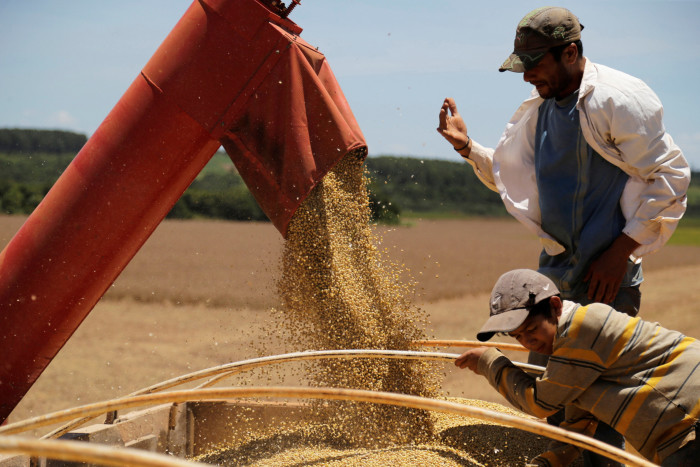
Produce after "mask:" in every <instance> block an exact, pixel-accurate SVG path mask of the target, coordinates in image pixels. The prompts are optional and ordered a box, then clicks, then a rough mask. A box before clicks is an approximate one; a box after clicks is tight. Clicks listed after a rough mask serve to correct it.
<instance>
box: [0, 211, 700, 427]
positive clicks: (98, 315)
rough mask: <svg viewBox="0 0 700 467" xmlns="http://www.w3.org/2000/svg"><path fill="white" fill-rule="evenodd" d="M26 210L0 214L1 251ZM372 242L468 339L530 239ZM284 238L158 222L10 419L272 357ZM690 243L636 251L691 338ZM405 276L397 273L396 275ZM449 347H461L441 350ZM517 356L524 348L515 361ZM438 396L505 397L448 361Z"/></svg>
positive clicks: (267, 232) (437, 314)
mask: <svg viewBox="0 0 700 467" xmlns="http://www.w3.org/2000/svg"><path fill="white" fill-rule="evenodd" d="M23 221H24V218H23V217H21V216H0V243H1V244H2V245H5V244H6V243H7V242H8V241H9V240H10V238H11V237H12V236H13V235H14V233H15V232H16V231H17V230H18V229H19V227H20V226H21V224H22V222H23ZM376 232H377V237H378V238H379V239H380V240H381V245H380V250H383V251H384V252H385V253H384V254H385V255H386V256H387V257H388V258H389V259H390V260H392V261H394V262H396V263H398V264H399V265H403V266H404V268H407V269H408V270H410V276H411V277H412V278H413V279H414V280H415V281H416V283H417V288H416V296H415V297H413V302H414V303H415V304H417V305H418V306H420V307H422V308H423V309H425V310H426V312H427V314H428V316H429V318H430V321H431V329H429V330H428V334H429V335H430V336H433V337H435V338H439V339H469V340H472V339H473V338H474V335H475V333H476V331H477V330H478V328H479V327H480V325H481V324H482V321H483V319H484V317H485V315H486V306H485V305H486V303H487V300H488V293H489V291H490V288H491V286H492V284H493V283H494V282H495V280H496V279H497V278H498V276H499V275H500V274H502V273H503V272H505V271H507V270H509V269H513V268H518V267H529V268H535V267H536V264H537V256H538V252H539V248H538V245H537V241H536V240H535V238H534V237H533V236H532V235H531V234H529V233H527V232H526V231H525V230H524V229H523V228H522V227H521V226H520V225H519V224H517V223H516V222H514V221H512V220H510V219H473V220H437V221H420V220H415V221H412V225H410V226H405V227H392V228H388V227H378V228H376ZM282 248H283V240H282V237H281V236H280V235H279V233H278V232H277V231H276V230H275V229H274V227H273V226H272V225H271V224H269V223H237V222H220V221H171V220H167V221H165V222H163V223H162V224H161V225H160V226H159V227H158V229H156V231H155V232H154V234H153V235H152V236H151V238H150V239H149V240H148V241H147V242H146V244H145V245H144V246H143V248H142V249H141V250H140V251H139V252H138V253H137V255H136V256H135V257H134V259H133V260H132V261H131V263H130V264H129V265H128V266H127V267H126V268H125V270H124V271H123V272H122V274H121V275H120V276H119V277H118V278H117V280H116V281H115V283H114V285H113V286H112V287H111V288H110V290H109V291H108V293H107V294H106V295H105V297H104V298H103V299H102V300H101V301H100V302H98V304H97V305H96V307H95V308H94V310H93V311H92V312H91V313H90V315H88V317H87V318H86V320H85V321H84V322H83V324H82V325H81V326H80V327H79V328H78V330H77V331H76V332H75V334H74V335H73V336H72V337H71V339H70V340H69V341H68V343H67V344H66V345H65V346H64V348H63V349H62V350H61V351H60V352H59V354H58V355H57V356H56V358H55V359H54V360H53V362H52V363H51V364H50V365H49V367H48V368H47V369H46V371H45V372H44V373H43V374H42V376H41V377H40V378H39V380H38V381H37V382H36V383H35V385H34V386H33V387H32V389H31V390H30V391H29V393H28V394H27V396H26V397H25V398H24V400H23V401H22V402H21V403H20V405H19V406H18V407H17V408H16V409H15V411H14V412H13V414H12V415H11V416H10V420H9V421H10V422H12V421H17V420H21V419H25V418H28V417H31V416H36V415H40V414H44V413H48V412H52V411H55V410H60V409H63V408H68V407H75V406H78V405H83V404H87V403H90V402H95V401H100V400H106V399H110V398H114V397H119V396H123V395H125V394H128V393H129V392H132V391H134V390H137V389H140V388H142V387H145V386H149V385H151V384H154V383H157V382H159V381H162V380H165V379H169V378H171V377H175V376H178V375H182V374H185V373H189V372H192V371H195V370H199V369H203V368H208V367H211V366H216V365H219V364H223V363H228V362H231V361H237V360H242V359H246V358H253V357H256V356H259V355H260V349H261V348H265V349H266V351H273V352H274V351H275V347H274V339H271V337H272V336H275V335H276V334H277V333H278V332H279V330H278V329H276V327H275V326H274V324H273V323H274V321H273V320H271V319H269V316H270V315H269V313H270V309H271V307H274V306H277V305H278V298H277V297H276V294H275V291H276V288H275V283H276V280H277V279H278V277H279V274H280V254H281V252H282ZM699 273H700V247H694V246H666V247H665V248H664V249H663V250H662V251H661V252H660V253H658V254H655V255H652V256H649V257H648V258H646V259H645V278H646V280H645V283H644V285H643V288H642V291H643V300H642V310H641V315H642V316H643V317H644V318H645V319H648V320H654V321H659V322H660V323H662V324H663V325H664V326H666V327H669V328H675V329H680V330H682V331H684V332H685V333H686V334H688V335H690V336H693V337H700V324H699V323H698V320H697V318H696V316H695V309H696V307H697V303H698V302H699V301H700V289H698V287H697V285H696V284H697V277H698V275H699ZM406 279H408V277H407V278H406ZM442 350H444V351H448V352H454V353H459V352H460V349H454V348H452V349H442ZM280 351H281V348H280ZM513 356H514V357H516V359H517V360H524V354H520V355H517V354H516V355H513ZM300 381H303V376H302V370H301V369H299V368H289V371H278V372H270V371H258V372H255V373H246V374H245V376H240V377H237V379H232V380H231V382H232V384H246V385H264V384H297V383H299V382H300ZM442 387H443V390H444V391H445V393H446V394H448V395H450V396H455V397H466V398H472V399H482V400H486V401H493V402H498V403H502V404H506V402H505V400H504V399H502V398H501V396H499V395H498V394H496V393H495V392H494V391H492V390H491V389H490V388H489V387H488V385H487V384H486V383H485V382H484V381H483V378H477V377H474V376H472V375H471V374H467V372H464V371H459V370H456V369H455V368H454V367H452V366H451V365H446V366H445V369H444V382H443V385H442Z"/></svg>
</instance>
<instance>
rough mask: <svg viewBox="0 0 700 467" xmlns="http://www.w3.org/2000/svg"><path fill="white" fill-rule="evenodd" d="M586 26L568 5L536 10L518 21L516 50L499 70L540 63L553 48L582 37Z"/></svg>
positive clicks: (527, 66) (518, 70)
mask: <svg viewBox="0 0 700 467" xmlns="http://www.w3.org/2000/svg"><path fill="white" fill-rule="evenodd" d="M582 29H583V25H582V24H581V23H579V21H578V18H577V17H576V16H574V14H573V13H571V12H570V11H569V10H567V9H566V8H561V7H553V6H545V7H541V8H537V9H535V10H532V11H531V12H530V13H528V14H527V15H525V17H524V18H523V19H522V20H520V23H518V28H517V29H516V30H515V45H514V47H513V53H512V54H511V55H510V57H508V59H507V60H506V61H505V62H503V65H501V67H500V68H499V69H498V71H506V70H508V71H514V72H517V73H523V72H525V71H527V70H529V69H531V68H533V67H534V66H535V65H537V62H539V61H540V60H541V59H542V57H544V55H545V54H546V53H547V51H548V50H549V49H550V48H552V47H556V46H558V45H564V44H569V43H571V42H574V41H577V40H579V39H581V30H582Z"/></svg>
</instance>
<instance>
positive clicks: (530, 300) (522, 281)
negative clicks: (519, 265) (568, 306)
mask: <svg viewBox="0 0 700 467" xmlns="http://www.w3.org/2000/svg"><path fill="white" fill-rule="evenodd" d="M558 294H559V289H557V286H556V285H554V282H552V281H551V280H550V279H549V278H548V277H546V276H544V275H543V274H540V273H539V272H537V271H533V270H531V269H514V270H513V271H509V272H507V273H505V274H503V275H502V276H501V277H500V278H499V279H498V280H497V281H496V285H494V286H493V291H492V292H491V301H490V302H489V308H490V314H489V319H488V320H487V321H486V323H485V324H484V325H483V326H482V328H481V330H480V331H479V332H478V333H477V334H476V338H477V339H479V340H480V341H482V342H483V341H487V340H489V339H491V338H492V337H493V335H494V334H496V333H497V332H510V331H514V330H516V329H518V328H519V327H520V326H521V325H522V324H523V323H524V322H525V320H526V319H527V316H528V315H529V314H530V309H531V308H532V307H533V306H535V305H537V304H538V303H540V302H541V301H542V300H545V299H547V298H549V297H552V296H554V295H558Z"/></svg>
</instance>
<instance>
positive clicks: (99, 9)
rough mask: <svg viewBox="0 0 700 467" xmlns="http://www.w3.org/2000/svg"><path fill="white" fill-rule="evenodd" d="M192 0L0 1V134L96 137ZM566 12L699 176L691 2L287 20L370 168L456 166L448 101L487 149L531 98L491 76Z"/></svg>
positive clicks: (349, 13)
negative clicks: (539, 12) (333, 82)
mask: <svg viewBox="0 0 700 467" xmlns="http://www.w3.org/2000/svg"><path fill="white" fill-rule="evenodd" d="M191 3H192V1H191V0H69V1H58V0H52V1H49V0H0V127H1V128H43V129H62V130H69V131H75V132H80V133H85V134H86V135H87V136H88V137H89V136H90V135H91V134H92V133H93V132H94V131H95V130H96V129H97V128H98V127H99V126H100V124H101V123H102V121H103V120H104V118H105V117H106V116H107V114H108V113H109V111H110V110H111V109H112V107H114V105H115V104H116V103H117V102H118V101H119V99H120V98H121V96H122V95H123V94H124V92H125V91H126V90H127V88H128V87H129V85H130V84H131V82H132V81H133V80H134V79H135V78H136V77H137V76H138V74H139V72H140V71H141V69H142V68H143V67H144V66H145V64H146V63H147V62H148V60H149V59H150V57H151V56H152V55H153V53H154V52H155V51H156V49H157V48H158V46H159V45H160V43H161V42H162V41H163V39H164V38H165V37H166V36H167V34H168V33H169V32H170V30H171V29H172V28H173V27H174V26H175V24H176V23H177V21H178V20H179V18H180V17H181V16H182V15H183V14H184V12H185V11H186V10H187V8H188V7H189V5H190V4H191ZM544 5H557V6H564V7H566V8H569V9H570V10H571V11H573V12H574V13H575V14H576V15H577V16H578V17H579V19H580V21H581V23H582V24H583V25H584V27H585V29H584V31H583V38H582V39H583V44H584V55H585V56H586V57H588V58H589V59H591V60H592V61H594V62H597V63H601V64H604V65H608V66H611V67H613V68H617V69H619V70H622V71H624V72H626V73H629V74H631V75H634V76H636V77H638V78H641V79H642V80H644V81H645V82H646V83H647V84H649V85H650V86H651V88H652V89H653V90H654V91H655V92H656V94H657V95H658V96H659V97H660V99H661V101H662V102H663V104H664V109H665V112H664V121H665V125H666V128H667V130H668V131H669V133H670V134H671V135H672V136H673V138H674V140H675V141H676V142H677V143H678V145H679V146H680V147H681V149H682V150H683V152H684V154H685V155H686V158H687V159H688V160H689V162H690V164H691V167H692V168H693V169H694V170H700V116H698V104H700V97H699V96H698V94H696V93H695V90H696V89H697V82H698V80H699V76H700V48H699V47H697V40H698V37H697V31H698V24H700V1H689V0H685V1H680V0H666V1H662V0H655V1H651V0H606V1H602V0H586V1H561V2H557V1H550V2H547V3H542V2H533V1H530V0H506V1H499V0H492V1H471V0H301V5H299V6H297V7H296V8H295V9H294V11H293V12H292V13H291V15H290V19H291V20H292V21H294V22H295V23H297V24H298V25H299V26H300V27H301V28H303V32H302V33H301V37H302V38H303V39H305V40H306V41H307V42H309V43H311V44H312V45H314V46H316V47H318V48H319V50H320V51H321V52H323V53H324V55H325V56H326V58H327V60H328V63H329V64H330V66H331V68H332V69H333V72H334V74H335V76H336V78H337V80H338V82H339V84H340V86H341V88H342V89H343V92H344V94H345V96H346V98H347V100H348V102H349V104H350V107H351V109H352V111H353V113H354V115H355V117H356V119H357V121H358V123H359V125H360V128H361V129H362V132H363V133H364V136H365V139H366V140H367V144H368V147H369V153H370V155H371V156H375V155H382V154H392V155H400V156H412V157H418V158H432V159H443V160H455V161H457V160H460V159H459V157H458V155H457V154H456V153H455V152H454V151H453V150H452V148H451V146H450V145H449V144H448V143H447V142H446V141H444V140H443V138H442V137H441V136H440V135H439V134H438V133H437V131H436V130H435V129H436V127H437V124H438V111H439V109H440V106H441V104H442V101H443V100H444V98H445V97H453V98H455V100H456V102H457V105H458V109H459V112H460V113H461V114H462V116H463V118H464V120H465V122H466V124H467V126H468V129H469V134H470V136H472V137H473V138H474V139H475V140H476V141H479V142H480V143H481V144H484V145H486V146H495V145H496V143H497V142H498V139H499V136H500V134H501V132H502V130H503V127H504V125H505V123H506V122H507V121H508V119H509V118H510V116H511V115H512V114H513V112H514V111H515V109H516V108H517V107H518V105H519V104H520V102H521V101H522V100H523V99H524V98H526V97H527V96H528V94H529V92H530V90H531V85H529V84H528V83H525V82H524V81H523V80H522V74H516V73H510V72H506V73H499V72H498V66H499V65H500V64H501V63H502V62H503V61H504V60H505V58H506V57H507V56H508V55H509V53H510V52H511V50H512V47H513V38H514V35H515V26H516V25H517V23H518V21H519V20H520V19H521V18H522V17H523V16H524V15H525V14H526V13H527V12H528V11H530V10H532V9H534V8H537V7H539V6H544Z"/></svg>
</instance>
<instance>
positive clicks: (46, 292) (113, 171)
mask: <svg viewBox="0 0 700 467" xmlns="http://www.w3.org/2000/svg"><path fill="white" fill-rule="evenodd" d="M297 3H298V0H293V3H291V4H290V6H289V7H285V6H284V5H283V4H281V2H279V1H277V0H195V1H194V2H193V3H192V5H191V6H190V7H189V9H188V10H187V11H186V12H185V14H184V15H183V17H182V18H181V20H180V21H179V22H178V23H177V25H176V26H175V27H174V29H173V30H172V31H171V33H170V34H169V35H168V36H167V38H166V39H165V40H164V42H163V43H162V44H161V46H160V47H159V48H158V50H157V51H156V52H155V54H154V55H153V57H152V58H151V59H150V61H149V62H148V63H147V64H146V66H145V67H144V68H143V70H142V72H141V73H140V74H139V75H138V76H137V77H136V79H135V80H134V82H133V83H132V84H131V86H130V87H129V88H128V89H127V91H126V92H125V94H124V95H123V96H122V98H121V99H120V100H119V101H118V102H117V104H116V105H115V107H114V108H113V109H112V111H111V112H110V113H109V115H107V117H106V118H105V120H104V121H103V122H102V124H101V125H100V127H99V128H98V129H97V131H96V132H95V133H94V135H92V137H91V138H90V139H89V140H88V142H87V143H86V144H85V146H84V147H83V148H82V150H81V151H80V152H79V153H78V155H77V156H76V157H75V159H74V160H73V162H72V163H71V164H70V166H69V167H68V168H67V169H66V170H65V172H64V173H63V174H62V176H61V177H60V179H59V180H58V181H57V182H56V184H55V185H54V186H53V188H52V189H51V191H50V192H49V193H48V194H47V195H46V197H45V198H44V200H43V201H42V202H41V204H40V205H39V206H38V207H37V208H36V210H35V211H34V212H33V213H32V214H31V216H29V218H28V219H27V221H26V222H25V224H24V225H23V226H22V227H21V229H20V230H19V231H18V232H17V234H16V235H15V236H14V238H13V239H12V240H11V241H10V243H8V245H7V246H6V247H5V249H4V250H3V251H2V253H0V423H2V422H3V421H4V420H6V418H7V417H8V415H9V414H10V412H12V410H13V409H14V408H15V406H16V405H17V404H18V403H19V401H20V400H21V399H22V397H23V396H24V395H25V394H26V393H27V391H28V390H29V389H30V387H31V386H32V384H33V383H34V382H35V381H36V379H37V378H38V377H39V375H41V373H42V372H43V370H44V369H45V368H46V367H47V365H48V364H49V363H50V362H51V360H52V359H53V358H54V356H55V355H56V354H57V353H58V351H59V350H60V349H61V347H62V346H63V345H64V344H65V343H66V341H67V340H68V339H69V338H70V336H71V335H72V334H73V332H74V331H75V330H76V329H77V327H78V326H79V325H80V323H81V322H82V321H83V320H84V319H85V317H86V316H87V315H88V314H89V313H90V311H91V310H92V309H93V307H94V306H95V304H96V303H97V302H98V300H99V299H100V298H101V297H102V295H103V294H104V293H105V291H106V290H107V289H108V288H109V286H110V285H111V284H112V283H113V282H114V280H115V279H116V278H117V276H118V275H119V274H120V272H121V271H122V270H123V269H124V267H125V266H126V265H127V264H128V262H129V261H130V260H131V258H132V257H133V256H134V255H135V254H136V253H137V251H138V250H139V249H140V248H141V246H142V245H143V244H144V242H145V241H146V240H147V239H148V237H149V236H150V235H151V233H152V232H153V231H154V230H155V228H156V227H157V226H158V225H159V223H160V222H161V221H162V220H163V218H164V217H165V216H166V215H167V213H168V212H169V211H170V209H171V208H172V207H173V205H174V204H175V203H176V202H177V200H178V199H179V198H180V196H181V195H182V193H183V192H184V191H185V189H186V188H187V187H188V186H189V185H190V183H191V182H192V181H193V180H194V178H195V177H196V176H197V175H198V174H199V172H200V171H201V169H202V168H203V167H204V166H205V165H206V164H207V162H208V161H209V160H210V158H211V157H212V156H213V155H214V153H215V152H216V151H217V150H218V149H219V147H220V146H222V145H223V147H224V148H225V150H226V152H227V153H228V155H229V156H230V158H231V160H232V161H233V163H234V164H235V166H236V168H237V169H238V171H239V172H240V174H241V176H242V177H243V179H244V181H245V182H246V184H247V186H248V188H249V189H250V191H251V192H252V194H253V195H254V196H255V198H256V200H257V201H258V203H259V204H260V206H261V207H262V209H263V210H264V211H265V213H266V214H267V216H268V217H269V218H270V220H271V221H272V223H273V224H274V225H275V227H276V228H277V229H278V230H279V231H280V233H281V234H282V235H283V236H285V235H286V231H287V226H288V223H289V221H290V219H291V217H292V215H293V214H294V212H295V210H296V209H297V208H298V207H299V205H300V204H301V203H302V202H303V201H304V199H305V198H306V196H307V195H308V194H309V192H310V191H311V190H312V188H313V187H314V186H315V185H316V184H317V183H318V182H319V181H320V180H321V179H322V178H323V177H324V176H325V175H326V173H327V172H328V171H329V170H330V169H331V168H332V167H333V166H334V165H335V164H336V163H337V162H338V161H340V160H341V159H342V158H343V157H344V156H345V155H346V154H348V153H349V152H351V151H358V152H360V153H362V154H366V143H365V141H364V138H363V136H362V133H361V131H360V128H359V126H358V125H357V122H356V121H355V118H354V116H353V115H352V112H351V110H350V107H349V105H348V103H347V101H346V99H345V97H344V95H343V93H342V91H341V89H340V87H339V85H338V83H337V82H336V80H335V77H334V76H333V73H332V71H331V69H330V67H329V65H328V63H327V62H326V59H325V57H324V55H323V54H322V53H321V52H319V51H318V49H317V48H316V47H313V46H311V45H309V44H308V43H306V42H305V41H304V40H303V39H301V38H300V37H299V34H300V33H301V28H300V27H299V26H297V25H296V24H295V23H294V22H292V21H290V20H289V19H288V18H287V14H288V13H289V12H290V11H291V9H292V8H293V7H294V6H296V4H297ZM232 241H235V239H232Z"/></svg>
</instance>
